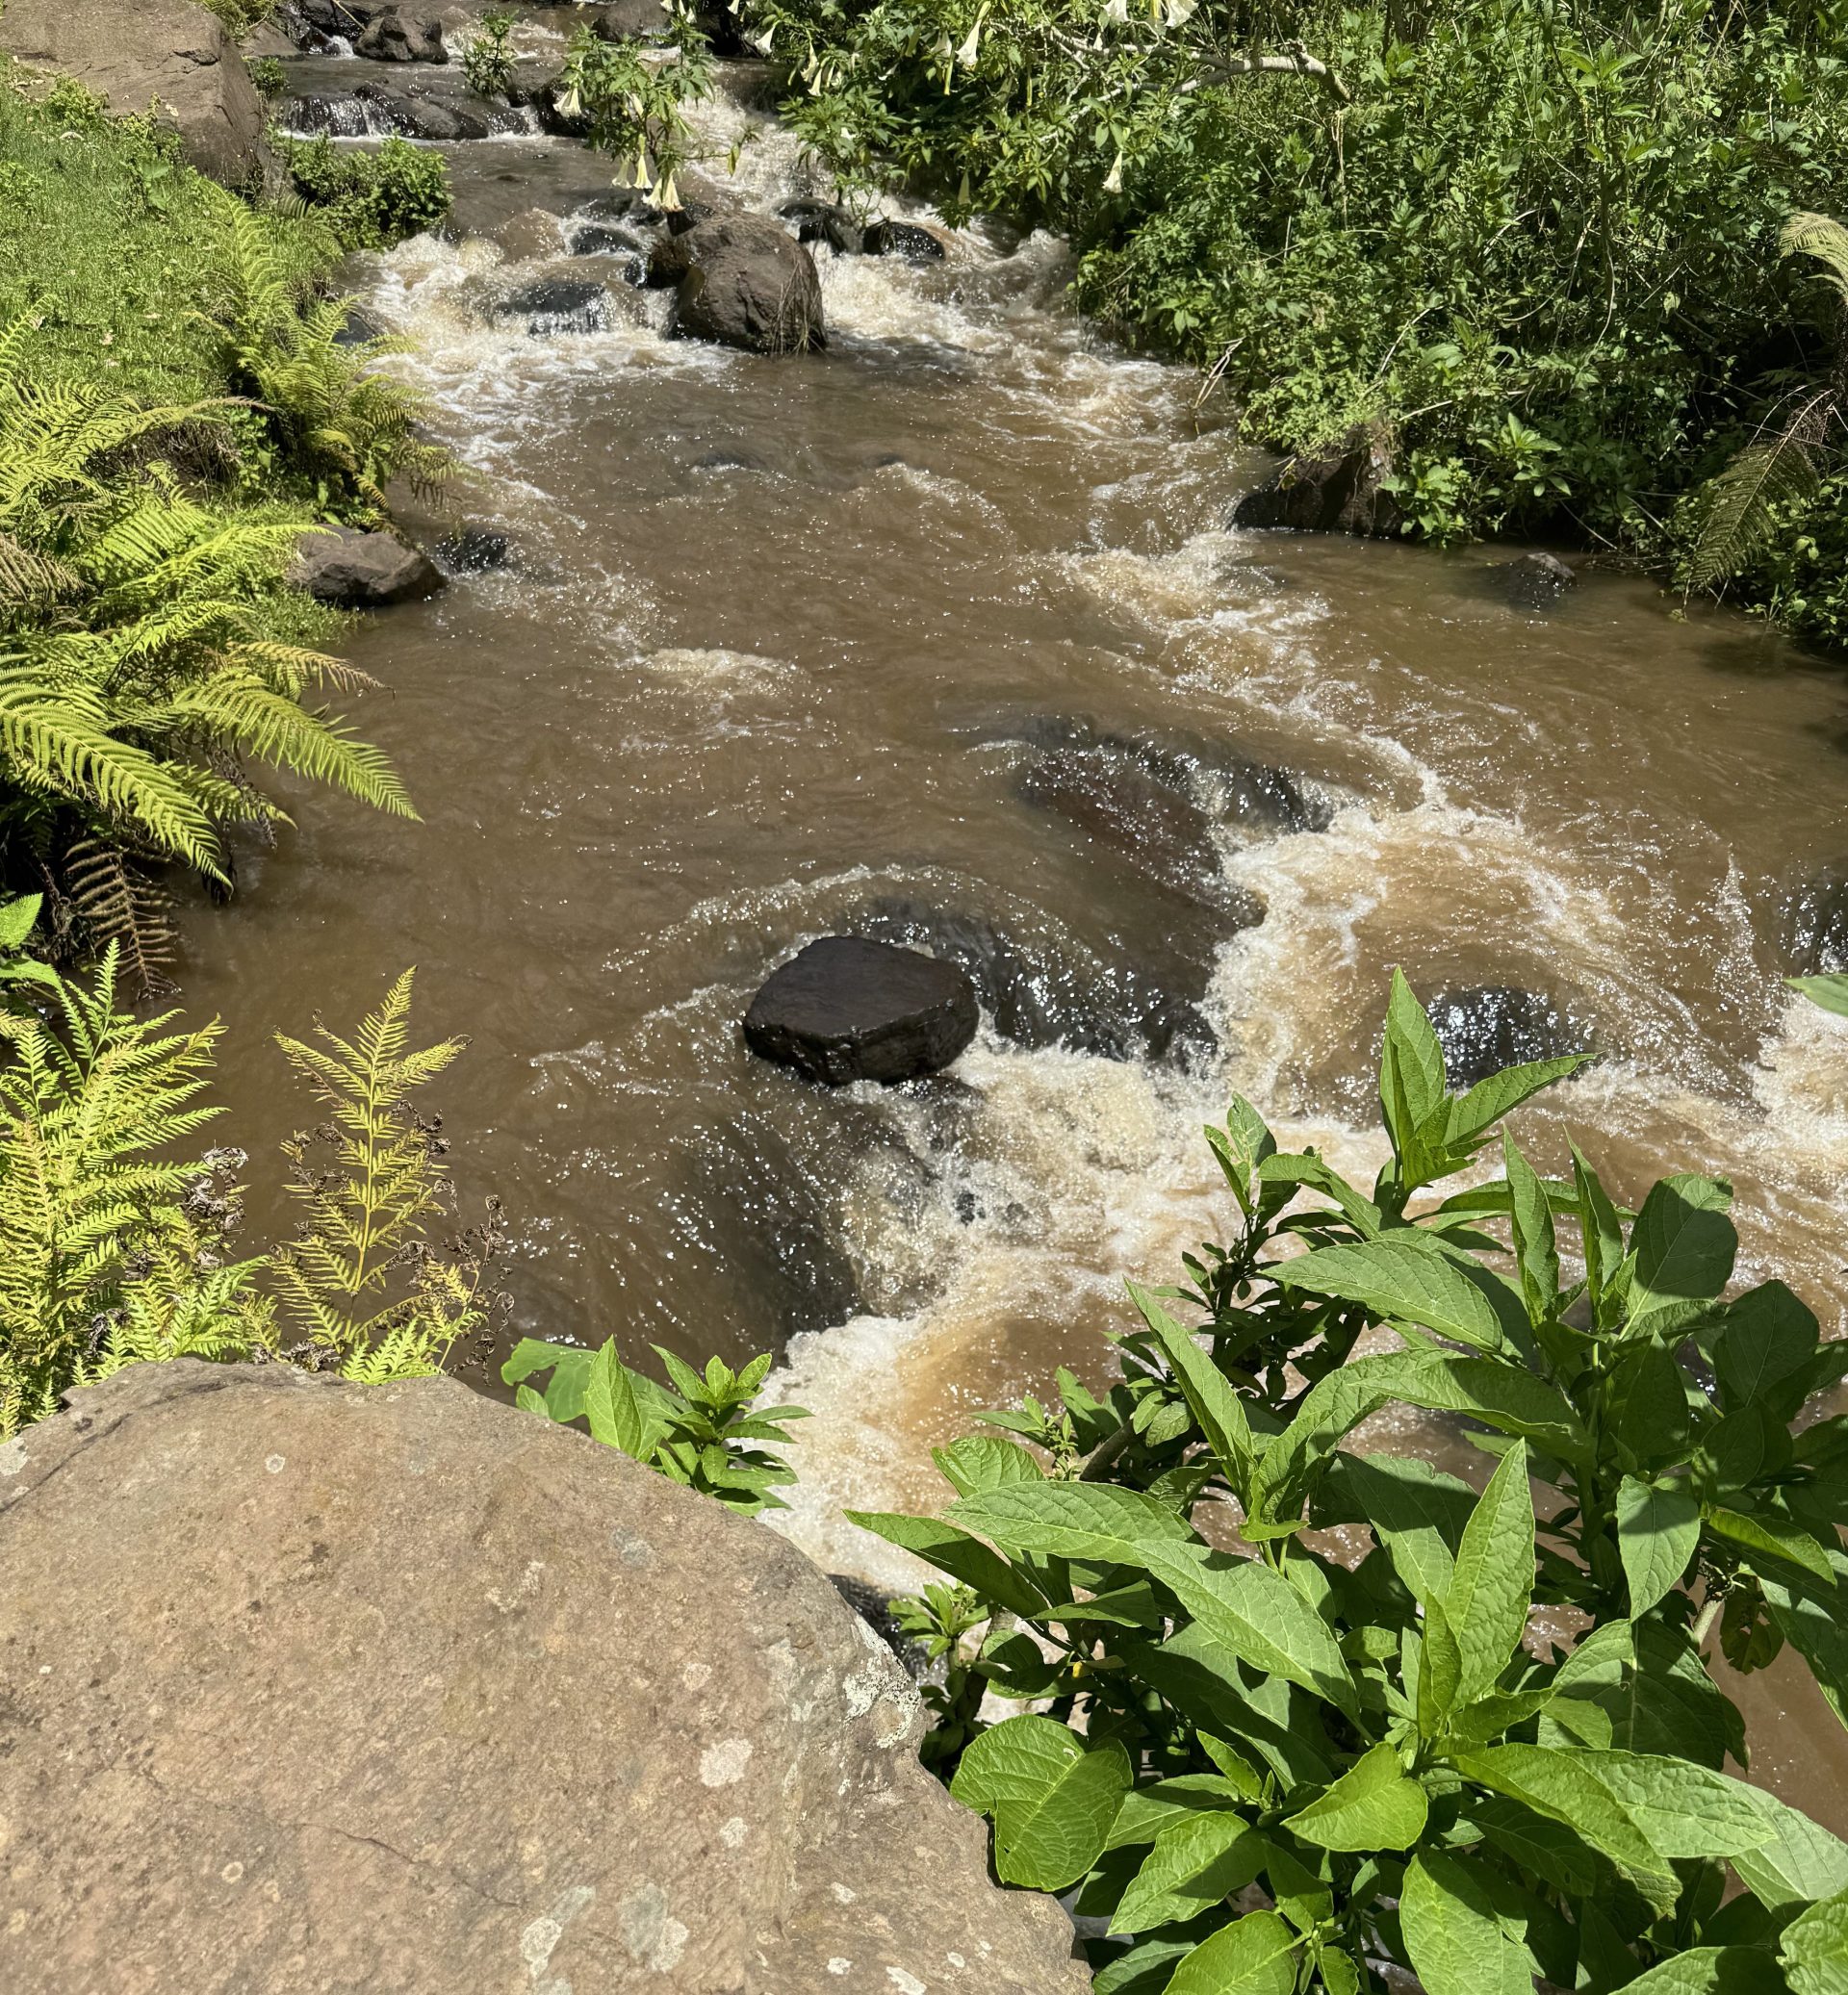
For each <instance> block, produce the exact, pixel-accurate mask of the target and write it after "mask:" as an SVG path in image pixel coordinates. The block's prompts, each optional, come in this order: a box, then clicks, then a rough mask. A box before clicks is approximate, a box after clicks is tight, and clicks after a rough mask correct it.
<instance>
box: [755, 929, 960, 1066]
mask: <svg viewBox="0 0 1848 1995" xmlns="http://www.w3.org/2000/svg"><path fill="white" fill-rule="evenodd" d="M976 1024H977V1010H976V1001H975V986H974V985H972V984H971V983H970V981H969V979H968V977H967V975H966V974H965V973H964V972H963V970H961V969H959V968H958V967H957V965H956V964H954V963H947V962H939V961H937V959H936V958H934V957H929V956H920V955H918V954H917V952H916V951H915V950H911V949H894V948H893V947H891V945H890V944H888V943H886V942H874V941H869V940H867V939H866V938H864V937H863V936H860V935H826V936H824V937H823V938H822V939H821V940H820V941H818V942H810V943H809V946H808V947H807V948H806V949H804V950H803V951H802V952H801V953H800V954H799V955H797V956H796V957H794V958H793V959H791V960H790V961H788V962H786V963H784V964H783V967H782V968H781V969H779V970H775V971H773V972H772V973H771V975H770V977H769V978H768V980H767V981H766V982H765V983H764V985H763V987H762V988H761V989H760V990H759V991H758V992H757V996H756V997H754V998H753V999H752V1000H751V1009H750V1010H748V1011H747V1012H746V1013H745V1016H744V1039H745V1044H746V1045H747V1046H749V1047H750V1049H751V1050H752V1052H753V1053H755V1054H757V1056H758V1057H759V1058H760V1059H763V1060H770V1061H776V1062H777V1063H778V1064H779V1065H781V1066H788V1067H793V1068H795V1070H796V1071H797V1072H798V1073H799V1074H802V1075H805V1076H806V1077H807V1078H808V1079H809V1080H811V1081H821V1082H824V1083H826V1084H827V1085H828V1086H829V1087H840V1086H841V1085H842V1084H844V1083H846V1082H849V1081H909V1080H911V1079H912V1078H914V1077H915V1076H917V1075H920V1074H934V1073H936V1072H937V1071H938V1069H939V1068H942V1067H946V1066H948V1065H949V1063H950V1062H951V1061H953V1060H954V1059H955V1058H956V1057H957V1055H958V1054H960V1053H961V1052H962V1051H963V1048H964V1047H965V1046H967V1045H968V1043H969V1041H970V1040H971V1039H972V1038H974V1036H975V1028H976Z"/></svg>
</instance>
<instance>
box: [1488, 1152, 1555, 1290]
mask: <svg viewBox="0 0 1848 1995" xmlns="http://www.w3.org/2000/svg"><path fill="white" fill-rule="evenodd" d="M1501 1156H1502V1163H1503V1167H1504V1168H1505V1170H1506V1172H1507V1183H1508V1221H1509V1224H1510V1226H1511V1227H1512V1229H1513V1234H1512V1238H1513V1242H1514V1263H1515V1266H1516V1268H1517V1269H1518V1270H1519V1273H1520V1277H1521V1298H1522V1300H1523V1301H1524V1302H1525V1303H1526V1304H1527V1317H1528V1319H1529V1320H1530V1321H1532V1322H1535V1323H1539V1322H1543V1321H1545V1319H1546V1318H1547V1317H1548V1316H1549V1315H1550V1314H1551V1313H1552V1310H1553V1297H1554V1296H1555V1295H1556V1294H1557V1293H1558V1292H1559V1250H1558V1246H1557V1244H1556V1243H1555V1240H1554V1238H1553V1207H1552V1205H1551V1204H1550V1202H1549V1201H1548V1198H1547V1188H1546V1187H1545V1186H1544V1185H1543V1184H1542V1183H1541V1182H1540V1178H1539V1176H1538V1174H1537V1173H1536V1172H1535V1170H1534V1168H1533V1165H1532V1164H1529V1163H1528V1162H1527V1159H1526V1158H1525V1157H1523V1156H1522V1154H1521V1153H1520V1151H1519V1150H1517V1149H1516V1148H1515V1147H1514V1142H1513V1139H1512V1138H1510V1137H1509V1136H1508V1134H1507V1132H1506V1131H1505V1130H1504V1131H1503V1132H1502V1135H1501Z"/></svg>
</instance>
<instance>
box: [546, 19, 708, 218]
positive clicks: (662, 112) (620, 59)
mask: <svg viewBox="0 0 1848 1995" xmlns="http://www.w3.org/2000/svg"><path fill="white" fill-rule="evenodd" d="M563 82H564V86H565V90H564V94H563V95H562V96H561V97H560V99H559V109H560V110H561V111H563V112H564V113H565V114H566V115H568V116H578V115H581V116H584V117H586V118H587V119H588V120H589V125H590V133H589V139H590V143H591V144H592V145H594V146H596V147H597V148H598V150H599V151H602V152H606V153H608V154H610V156H611V157H612V158H615V159H619V160H621V161H623V162H624V163H625V165H624V169H623V176H622V179H623V184H624V185H627V186H632V187H638V188H644V189H653V190H654V192H655V203H656V205H657V206H659V207H661V208H664V209H667V210H669V211H670V212H672V211H673V210H676V209H678V208H679V207H680V193H679V191H678V189H677V187H676V185H675V176H676V174H677V173H678V172H679V171H680V168H681V167H682V166H685V164H686V159H687V153H686V143H687V139H688V135H689V131H690V127H689V125H688V123H687V119H686V107H687V106H688V105H689V104H695V103H698V102H700V101H701V100H702V99H704V98H706V97H707V96H709V95H710V94H711V89H712V56H711V51H710V48H709V47H708V45H707V43H706V37H705V36H704V35H703V34H702V33H701V32H700V29H699V26H698V24H697V23H696V22H695V20H694V19H693V17H692V15H691V14H690V13H686V12H685V11H684V10H679V9H677V10H676V11H675V12H674V13H672V14H671V16H670V21H669V34H668V38H667V39H666V41H665V42H663V43H660V44H658V45H650V46H644V45H643V44H642V43H640V42H637V41H630V40H623V41H604V40H603V39H602V38H600V37H598V36H597V35H595V34H593V33H592V32H591V30H590V29H588V28H580V29H579V30H578V33H577V34H576V35H575V36H573V38H572V41H571V48H570V51H569V53H568V54H567V56H566V58H565V67H564V72H563Z"/></svg>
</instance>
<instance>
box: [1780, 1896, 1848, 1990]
mask: <svg viewBox="0 0 1848 1995" xmlns="http://www.w3.org/2000/svg"><path fill="white" fill-rule="evenodd" d="M1778 1958H1779V1960H1780V1961H1781V1962H1782V1963H1783V1966H1784V1973H1785V1975H1786V1976H1788V1978H1789V1982H1790V1995H1848V1892H1838V1893H1836V1895H1835V1897H1834V1898H1825V1899H1824V1900H1823V1901H1822V1903H1821V1904H1820V1905H1811V1906H1810V1907H1809V1910H1808V1911H1805V1912H1800V1913H1799V1914H1798V1915H1797V1917H1796V1918H1795V1919H1793V1920H1792V1921H1791V1922H1790V1924H1789V1925H1788V1926H1786V1927H1785V1928H1784V1942H1783V1946H1782V1948H1781V1949H1780V1951H1779V1954H1778Z"/></svg>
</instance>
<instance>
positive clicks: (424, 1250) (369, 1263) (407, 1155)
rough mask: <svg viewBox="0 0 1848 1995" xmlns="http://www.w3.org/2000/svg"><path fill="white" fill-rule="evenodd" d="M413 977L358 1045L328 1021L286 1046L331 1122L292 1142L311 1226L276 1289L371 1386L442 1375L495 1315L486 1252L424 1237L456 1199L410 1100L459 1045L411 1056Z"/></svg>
mask: <svg viewBox="0 0 1848 1995" xmlns="http://www.w3.org/2000/svg"><path fill="white" fill-rule="evenodd" d="M412 981H413V972H411V971H409V970H406V971H405V972H404V974H403V975H402V976H401V977H399V978H398V980H397V982H396V983H395V984H393V985H392V986H391V988H390V989H389V990H388V991H387V992H386V994H385V998H384V1001H383V1003H382V1004H381V1005H380V1006H379V1008H378V1009H377V1010H375V1011H373V1012H372V1014H371V1015H370V1016H369V1017H368V1018H367V1019H366V1020H365V1022H364V1023H363V1024H362V1025H361V1026H360V1028H359V1030H358V1032H357V1033H356V1034H355V1035H354V1036H353V1037H352V1038H351V1039H350V1040H349V1039H346V1038H343V1037H341V1036H340V1035H338V1034H337V1033H334V1032H331V1031H329V1030H328V1028H327V1027H326V1026H324V1025H319V1024H318V1025H317V1027H316V1032H315V1042H314V1043H309V1042H306V1041H303V1040H300V1039H292V1038H289V1037H287V1036H284V1035H282V1034H280V1033H279V1034H277V1036H276V1043H277V1044H278V1045H279V1046H280V1047H281V1049H282V1052H283V1056H284V1058H285V1059H286V1060H287V1061H288V1062H289V1064H290V1065H291V1066H292V1067H293V1068H294V1069H295V1072H296V1074H297V1075H298V1076H299V1077H300V1078H301V1079H302V1080H304V1081H305V1082H306V1083H307V1084H308V1087H309V1088H310V1089H311V1091H312V1092H313V1094H314V1095H315V1097H316V1099H317V1100H318V1101H319V1102H320V1104H321V1107H322V1108H323V1109H324V1110H325V1111H326V1113H327V1118H328V1119H327V1120H326V1122H324V1123H323V1124H322V1125H321V1127H320V1128H318V1129H315V1130H312V1131H306V1132H302V1133H299V1134H297V1135H296V1136H295V1137H293V1138H290V1140H289V1141H288V1142H287V1143H286V1144H285V1145H284V1150H285V1153H286V1154H287V1156H288V1158H289V1160H290V1164H291V1166H292V1175H293V1179H294V1186H293V1189H294V1190H295V1196H296V1198H297V1199H298V1201H299V1202H300V1205H301V1208H302V1219H301V1224H300V1227H299V1230H298V1232H297V1234H296V1237H295V1240H291V1241H290V1242H289V1243H288V1244H287V1245H286V1246H284V1247H282V1248H280V1249H279V1250H278V1252H277V1254H276V1256H275V1265H274V1282H275V1288H276V1292H277V1294H278V1297H279V1299H280V1301H281V1304H282V1308H283V1311H284V1313H285V1315H286V1316H287V1317H289V1318H290V1319H291V1321H292V1322H293V1323H294V1324H295V1327H296V1328H297V1330H298V1331H299V1332H300V1333H301V1336H302V1338H303V1340H304V1343H305V1347H306V1348H305V1352H304V1355H306V1356H309V1357H310V1358H312V1359H313V1360H315V1361H316V1362H320V1363H325V1364H328V1365H332V1366H337V1367H338V1368H340V1369H341V1370H342V1371H343V1372H344V1374H345V1375H346V1376H347V1377H349V1378H355V1379H360V1380H364V1381H372V1382H376V1381H378V1380H380V1379H383V1378H388V1377H389V1378H409V1377H417V1376H420V1375H422V1374H424V1373H425V1372H431V1371H435V1370H437V1369H439V1368H441V1366H442V1363H443V1360H444V1359H445V1358H446V1357H447V1356H448V1355H449V1351H450V1349H451V1348H452V1347H453V1345H454V1344H455V1343H456V1342H457V1341H458V1340H459V1339H460V1338H462V1337H464V1336H465V1335H467V1334H468V1333H469V1332H471V1331H472V1330H474V1329H475V1328H476V1327H477V1326H478V1325H479V1324H480V1323H481V1322H482V1321H483V1319H484V1317H485V1305H484V1303H483V1300H482V1298H481V1295H480V1278H481V1269H482V1265H483V1262H484V1261H485V1258H486V1257H485V1254H484V1253H478V1252H474V1251H470V1250H469V1249H468V1248H466V1247H464V1248H462V1249H461V1250H459V1251H457V1252H455V1253H452V1254H449V1255H445V1254H442V1253H439V1252H437V1251H435V1250H433V1249H432V1248H431V1247H430V1246H429V1244H428V1242H427V1240H426V1239H425V1231H426V1222H428V1221H429V1220H430V1219H431V1218H433V1217H435V1216H437V1215H442V1214H447V1212H448V1211H449V1206H450V1191H449V1180H448V1176H447V1173H446V1172H445V1170H444V1168H443V1165H442V1163H441V1158H442V1153H443V1145H442V1142H441V1140H440V1139H439V1138H438V1136H437V1133H436V1128H435V1125H434V1124H432V1123H430V1122H426V1121H424V1119H423V1118H422V1117H420V1116H419V1114H418V1113H417V1112H416V1110H415V1108H414V1107H413V1106H412V1102H411V1095H412V1093H413V1092H414V1090H416V1089H417V1088H419V1087H423V1086H424V1083H425V1082H427V1081H430V1080H432V1079H434V1078H435V1077H436V1076H437V1075H438V1074H440V1073H442V1072H443V1070H444V1069H445V1068H446V1067H448V1066H449V1062H450V1061H452V1060H454V1059H455V1057H456V1055H457V1054H458V1053H460V1052H461V1050H462V1044H463V1042H462V1041H461V1040H459V1039H444V1040H441V1041H439V1042H438V1043H437V1044H435V1045H432V1046H424V1047H421V1048H413V1047H412V1046H411V1044H410V1005H411V986H412Z"/></svg>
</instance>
